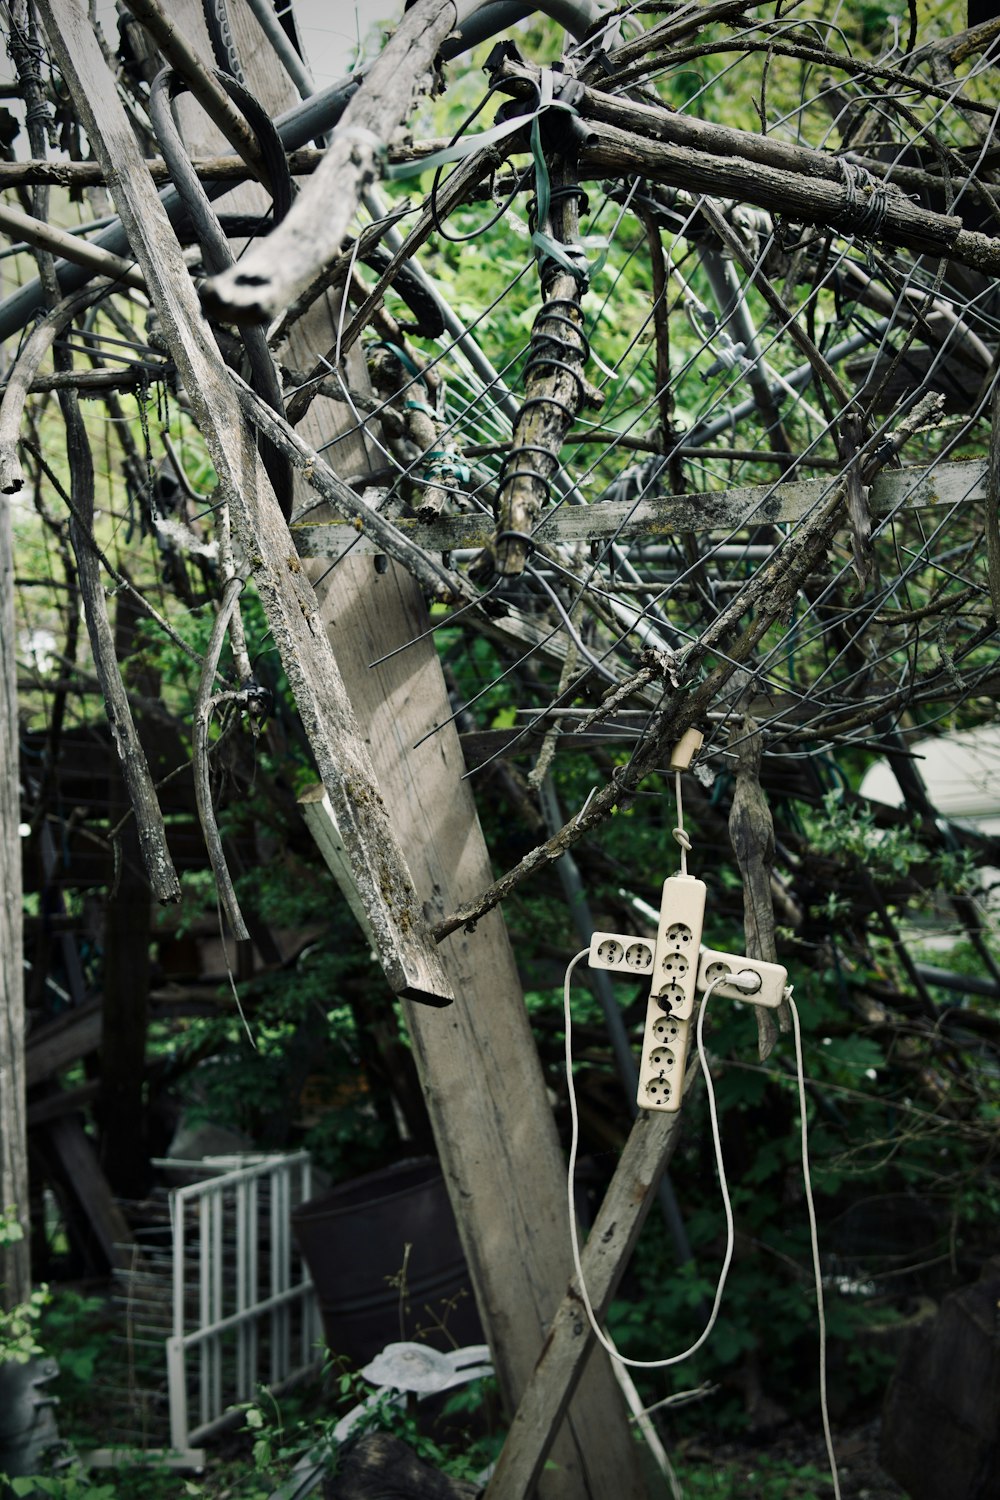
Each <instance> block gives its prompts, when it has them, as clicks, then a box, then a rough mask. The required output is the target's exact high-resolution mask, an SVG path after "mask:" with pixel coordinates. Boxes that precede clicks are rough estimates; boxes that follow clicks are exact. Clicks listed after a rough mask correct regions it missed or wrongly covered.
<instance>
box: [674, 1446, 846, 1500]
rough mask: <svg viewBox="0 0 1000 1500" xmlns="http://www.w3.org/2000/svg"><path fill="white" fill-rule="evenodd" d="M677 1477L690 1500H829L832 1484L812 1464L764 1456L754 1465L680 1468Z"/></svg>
mask: <svg viewBox="0 0 1000 1500" xmlns="http://www.w3.org/2000/svg"><path fill="white" fill-rule="evenodd" d="M677 1477H678V1479H679V1480H680V1482H681V1485H682V1487H683V1490H684V1493H685V1495H687V1496H689V1497H691V1500H698V1497H701V1496H705V1497H706V1500H708V1497H711V1500H747V1497H748V1496H753V1500H826V1497H827V1496H828V1495H829V1494H830V1493H831V1491H832V1488H833V1482H832V1480H831V1478H830V1475H829V1474H824V1473H823V1471H822V1470H820V1469H817V1468H815V1467H813V1465H811V1464H793V1463H789V1462H788V1461H787V1460H785V1459H781V1458H769V1457H768V1456H767V1454H765V1453H761V1454H760V1455H758V1456H756V1457H755V1458H754V1460H753V1462H752V1464H749V1465H748V1464H747V1463H745V1462H740V1461H737V1460H735V1459H731V1460H721V1461H720V1460H713V1461H712V1463H710V1464H706V1465H702V1466H698V1467H694V1466H689V1465H687V1464H678V1465H677Z"/></svg>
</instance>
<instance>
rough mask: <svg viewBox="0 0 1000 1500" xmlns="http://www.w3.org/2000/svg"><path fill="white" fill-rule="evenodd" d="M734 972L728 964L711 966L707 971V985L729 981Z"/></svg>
mask: <svg viewBox="0 0 1000 1500" xmlns="http://www.w3.org/2000/svg"><path fill="white" fill-rule="evenodd" d="M732 972H733V971H732V969H730V967H729V965H728V964H720V963H714V964H709V966H708V968H707V969H706V970H705V982H706V983H707V984H712V983H714V982H715V981H716V980H722V979H728V978H729V976H730V974H731V973H732Z"/></svg>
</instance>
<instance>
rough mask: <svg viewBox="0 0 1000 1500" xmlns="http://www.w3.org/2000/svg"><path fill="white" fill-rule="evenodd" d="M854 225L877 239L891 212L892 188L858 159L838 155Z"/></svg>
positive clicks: (859, 230)
mask: <svg viewBox="0 0 1000 1500" xmlns="http://www.w3.org/2000/svg"><path fill="white" fill-rule="evenodd" d="M837 169H838V171H839V173H840V177H841V180H842V181H843V184H844V188H845V191H846V193H847V207H848V209H849V210H850V213H851V217H852V218H853V220H854V227H855V229H856V230H857V232H858V234H859V235H862V236H863V237H864V238H865V239H877V238H878V236H879V234H880V233H881V231H882V229H883V227H884V225H885V221H886V219H887V217H888V214H889V189H888V186H887V185H886V183H885V181H884V180H883V179H882V178H881V177H876V176H875V175H874V174H873V173H872V172H869V171H868V169H867V167H861V166H859V165H858V164H857V162H853V161H845V160H844V158H843V157H842V156H838V157H837Z"/></svg>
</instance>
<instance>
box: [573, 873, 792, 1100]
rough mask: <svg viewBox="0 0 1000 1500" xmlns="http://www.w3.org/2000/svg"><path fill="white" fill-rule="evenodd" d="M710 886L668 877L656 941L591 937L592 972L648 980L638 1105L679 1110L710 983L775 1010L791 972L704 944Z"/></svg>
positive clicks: (715, 989) (689, 878)
mask: <svg viewBox="0 0 1000 1500" xmlns="http://www.w3.org/2000/svg"><path fill="white" fill-rule="evenodd" d="M705 896H706V888H705V883H704V881H702V880H696V879H695V877H694V876H693V875H671V876H669V877H668V879H666V880H665V881H664V882H663V896H662V899H661V902H660V915H659V918H658V920H657V927H656V938H655V940H653V941H650V939H649V938H638V937H629V936H628V934H627V933H621V932H595V933H594V935H593V936H592V938H591V940H590V953H589V955H588V956H589V961H590V967H591V968H592V969H609V970H610V971H611V972H612V973H616V974H631V975H633V976H635V977H636V978H641V977H642V976H643V975H646V974H648V975H649V979H650V990H649V1002H648V1004H647V1007H646V1026H645V1032H644V1034H643V1039H642V1055H641V1057H640V1059H639V1092H638V1096H637V1100H636V1102H637V1104H638V1106H639V1108H640V1109H662V1110H676V1109H680V1107H681V1086H682V1083H683V1079H684V1064H685V1062H686V1060H687V1051H688V1033H689V1031H690V1029H691V1017H692V1015H693V1014H694V1002H695V994H696V992H697V991H698V990H707V989H708V987H709V985H711V986H712V990H713V993H714V994H716V995H721V996H723V998H724V999H728V1000H745V1001H748V1002H749V1003H750V1004H751V1005H765V1006H768V1007H769V1008H772V1009H773V1008H774V1007H775V1006H777V1005H780V1004H781V1001H782V998H783V997H784V994H785V989H786V986H787V984H788V970H787V969H784V968H782V966H781V965H780V964H770V963H764V962H763V961H761V960H760V959H756V958H742V957H739V956H737V955H734V954H732V953H719V952H717V951H716V950H715V949H714V948H702V947H701V931H702V926H703V924H704V920H705Z"/></svg>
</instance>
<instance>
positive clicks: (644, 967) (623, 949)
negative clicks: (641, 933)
mask: <svg viewBox="0 0 1000 1500" xmlns="http://www.w3.org/2000/svg"><path fill="white" fill-rule="evenodd" d="M588 962H589V964H590V967H591V968H592V969H611V970H612V971H613V972H614V971H616V972H618V973H619V974H648V973H649V971H650V970H651V969H652V967H653V944H652V943H651V942H650V941H649V940H648V938H636V937H630V936H629V934H628V933H625V932H595V933H593V934H592V936H591V939H590V956H589V959H588Z"/></svg>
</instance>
